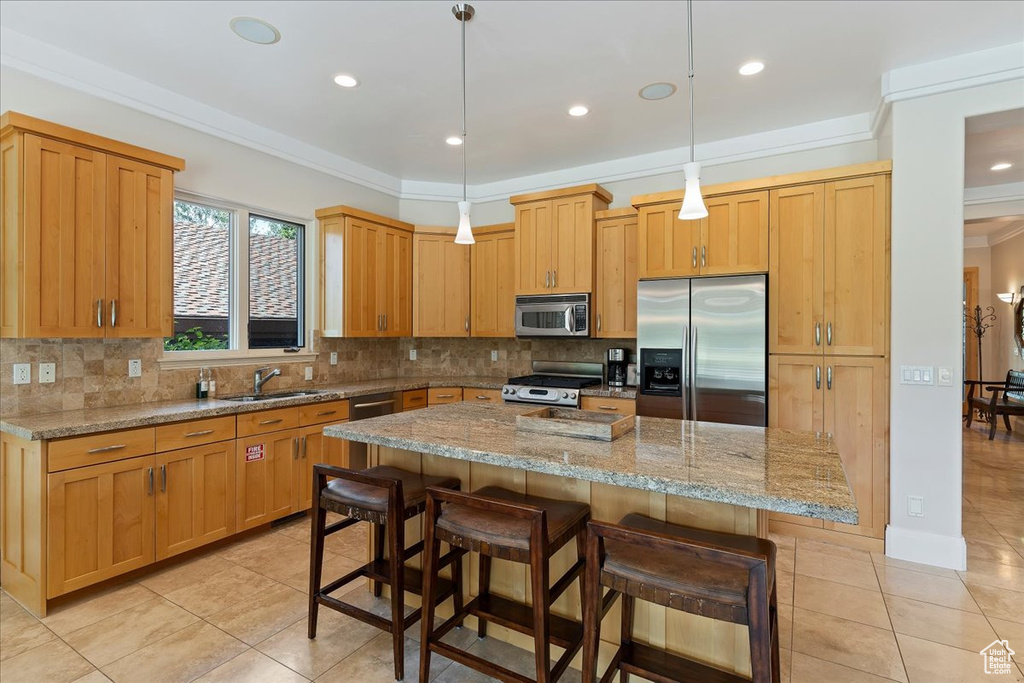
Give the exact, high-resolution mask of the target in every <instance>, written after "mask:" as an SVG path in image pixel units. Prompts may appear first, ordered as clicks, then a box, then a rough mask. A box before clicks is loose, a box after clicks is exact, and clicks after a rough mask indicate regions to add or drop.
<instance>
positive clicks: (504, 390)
mask: <svg viewBox="0 0 1024 683" xmlns="http://www.w3.org/2000/svg"><path fill="white" fill-rule="evenodd" d="M501 393H503V394H511V393H512V390H511V389H509V388H508V387H505V388H504V389H502V390H501Z"/></svg>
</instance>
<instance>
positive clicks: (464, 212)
mask: <svg viewBox="0 0 1024 683" xmlns="http://www.w3.org/2000/svg"><path fill="white" fill-rule="evenodd" d="M470 206H471V204H470V203H469V202H459V231H458V232H457V233H455V244H473V243H474V242H476V240H475V239H474V238H473V226H471V225H470V224H469V207H470Z"/></svg>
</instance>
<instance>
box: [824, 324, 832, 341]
mask: <svg viewBox="0 0 1024 683" xmlns="http://www.w3.org/2000/svg"><path fill="white" fill-rule="evenodd" d="M825 343H826V344H828V345H829V346H832V323H831V322H829V324H828V325H826V326H825Z"/></svg>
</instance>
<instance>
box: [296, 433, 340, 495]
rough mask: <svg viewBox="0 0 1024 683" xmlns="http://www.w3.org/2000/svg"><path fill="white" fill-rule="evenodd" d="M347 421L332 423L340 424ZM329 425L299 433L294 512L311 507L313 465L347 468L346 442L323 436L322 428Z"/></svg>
mask: <svg viewBox="0 0 1024 683" xmlns="http://www.w3.org/2000/svg"><path fill="white" fill-rule="evenodd" d="M347 421H348V420H342V421H341V422H334V423H332V424H342V423H343V422H347ZM330 426H331V425H316V426H313V427H306V428H304V429H302V430H301V431H300V436H299V459H298V460H297V461H296V468H297V473H296V477H298V479H297V480H296V486H295V490H296V495H297V500H296V507H295V512H301V511H302V510H308V509H309V508H311V507H312V506H313V465H318V464H325V465H334V466H335V467H348V441H346V440H345V439H335V438H332V437H326V436H324V428H325V427H330Z"/></svg>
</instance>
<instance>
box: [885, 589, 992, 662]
mask: <svg viewBox="0 0 1024 683" xmlns="http://www.w3.org/2000/svg"><path fill="white" fill-rule="evenodd" d="M885 603H886V605H888V607H889V617H890V618H891V619H892V625H893V628H894V629H895V631H896V633H904V634H906V635H908V636H914V637H915V638H922V639H924V640H931V641H933V642H936V643H942V644H943V645H950V646H952V647H959V648H961V649H963V650H971V651H973V652H978V651H980V650H981V648H983V647H985V646H986V645H988V644H989V643H991V642H992V641H993V640H995V638H996V633H995V631H993V630H992V627H991V626H989V623H988V619H986V618H985V617H984V616H983V615H981V614H975V613H973V612H964V611H962V610H958V609H950V608H949V607H940V606H939V605H933V604H931V603H928V602H919V601H917V600H908V599H907V598H900V597H897V596H895V595H887V596H885Z"/></svg>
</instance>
